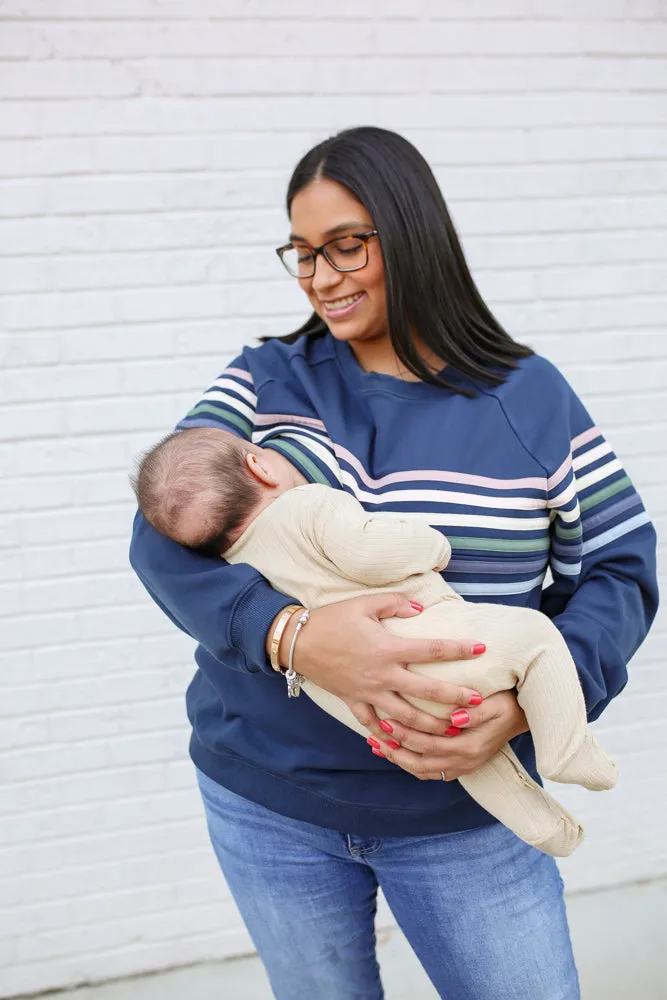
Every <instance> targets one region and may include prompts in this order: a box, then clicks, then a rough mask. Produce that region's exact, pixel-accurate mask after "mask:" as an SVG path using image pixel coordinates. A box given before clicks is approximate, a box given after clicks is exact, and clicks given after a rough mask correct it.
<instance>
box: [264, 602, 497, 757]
mask: <svg viewBox="0 0 667 1000" xmlns="http://www.w3.org/2000/svg"><path fill="white" fill-rule="evenodd" d="M417 614H419V610H418V609H417V608H415V607H413V606H412V605H411V604H410V602H409V600H408V598H407V597H404V596H403V595H402V594H373V595H369V596H368V597H356V598H353V599H352V600H349V601H340V602H339V603H337V604H329V605H327V606H326V607H323V608H319V609H318V610H317V611H313V612H312V613H311V616H310V621H309V622H308V625H307V626H306V627H305V628H304V629H302V631H301V632H300V633H299V638H298V641H297V644H296V648H295V654H294V669H295V670H296V671H297V672H298V673H300V674H303V676H304V677H307V678H308V679H309V680H312V681H314V682H315V683H316V684H319V686H320V687H322V688H324V689H325V690H326V691H330V692H331V693H332V694H335V695H338V697H340V698H342V699H343V700H344V701H345V702H346V703H347V705H348V706H349V708H350V709H351V711H352V712H353V714H354V716H355V717H356V719H357V720H358V721H359V722H360V723H361V725H362V726H365V727H366V728H367V729H368V730H369V731H370V732H372V733H374V734H375V735H377V736H380V737H384V738H385V739H386V732H384V731H383V729H382V727H381V726H380V720H379V719H378V717H377V715H376V714H375V711H374V709H373V707H372V706H375V708H377V709H378V710H379V711H381V712H383V713H384V714H386V715H388V716H390V717H391V719H392V720H393V719H395V720H396V722H397V724H398V723H400V724H401V725H402V726H403V728H404V731H405V732H407V731H408V729H410V730H420V731H421V732H423V733H439V734H443V733H444V732H445V731H446V730H447V728H448V727H449V726H450V725H451V723H450V720H449V719H439V718H436V717H435V716H433V715H429V714H428V713H427V712H423V711H421V710H420V709H418V708H415V706H414V705H412V704H410V702H409V701H406V700H405V696H406V695H409V696H411V697H413V698H420V699H423V700H425V701H435V702H440V703H441V704H443V705H470V704H471V698H472V704H478V703H479V699H480V695H479V694H478V692H476V691H475V690H474V689H473V688H468V687H463V686H461V685H460V684H452V683H449V682H447V681H438V680H433V679H432V678H429V677H422V676H420V675H419V674H416V673H412V672H411V671H409V670H408V669H407V664H408V663H429V662H433V661H434V660H462V659H470V658H471V657H472V656H473V655H474V654H473V652H472V647H473V646H474V645H475V637H474V636H473V637H472V638H471V639H470V642H464V643H462V642H459V641H454V640H447V639H438V638H433V639H402V638H399V637H398V636H395V635H392V634H391V633H390V632H389V631H388V630H387V629H385V628H383V627H382V625H381V624H380V620H381V619H382V618H392V617H394V616H398V617H401V618H409V617H414V616H415V615H417ZM297 618H298V616H297V615H294V616H293V617H292V619H291V620H290V622H289V624H288V626H287V628H286V629H285V633H284V635H283V638H282V641H281V644H280V662H281V664H285V663H286V656H287V651H288V650H289V647H290V642H291V638H292V635H293V634H294V629H295V628H296V620H297Z"/></svg>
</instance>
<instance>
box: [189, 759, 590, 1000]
mask: <svg viewBox="0 0 667 1000" xmlns="http://www.w3.org/2000/svg"><path fill="white" fill-rule="evenodd" d="M197 777H198V780H199V787H200V790H201V794H202V798H203V801H204V807H205V810H206V819H207V822H208V828H209V833H210V837H211V841H212V843H213V847H214V849H215V853H216V855H217V858H218V861H219V863H220V867H221V868H222V871H223V873H224V875H225V878H226V880H227V883H228V885H229V888H230V890H231V892H232V894H233V896H234V899H235V900H236V903H237V905H238V908H239V910H240V911H241V915H242V917H243V919H244V921H245V924H246V926H247V928H248V930H249V932H250V934H251V936H252V939H253V941H254V943H255V947H256V948H257V951H258V953H259V956H260V958H261V960H262V962H263V963H264V967H265V968H266V971H267V973H268V976H269V979H270V981H271V986H272V989H273V991H274V994H275V996H276V997H277V1000H382V997H383V992H382V985H381V982H380V976H379V970H378V964H377V959H376V957H375V932H374V916H375V907H376V895H377V890H378V886H381V887H382V889H383V891H384V894H385V897H386V899H387V902H388V903H389V906H390V907H391V909H392V912H393V914H394V916H395V917H396V920H397V921H398V923H399V924H400V926H401V928H402V930H403V932H404V934H405V936H406V937H407V939H408V941H409V942H410V944H411V945H412V947H413V948H414V950H415V952H416V954H417V956H418V958H419V960H420V961H421V963H422V965H423V966H424V968H425V970H426V972H427V974H428V976H429V977H430V979H431V981H432V983H433V985H434V986H435V988H436V990H437V991H438V994H439V996H441V997H447V998H455V1000H579V995H580V994H579V986H578V977H577V971H576V968H575V965H574V959H573V956H572V948H571V945H570V938H569V932H568V927H567V919H566V916H565V906H564V903H563V883H562V881H561V878H560V875H559V873H558V869H557V867H556V864H555V862H554V860H553V858H551V857H548V856H547V855H546V854H542V853H541V852H540V851H537V850H535V848H532V847H529V846H528V845H526V844H524V843H523V841H521V840H519V839H518V838H517V837H515V836H514V834H512V833H510V832H509V831H508V830H507V829H506V828H505V827H504V826H502V825H501V824H499V823H496V824H493V825H492V826H487V827H482V828H481V829H477V830H468V831H465V832H463V833H450V834H441V835H439V834H437V835H435V836H433V835H431V836H425V837H384V838H377V839H373V838H367V837H365V838H362V837H356V836H354V835H352V834H343V833H337V832H335V831H333V830H325V829H323V828H321V827H318V826H313V825H312V824H310V823H302V822H300V821H299V820H293V819H287V818H286V817H284V816H280V815H278V814H277V813H274V812H271V811H270V810H268V809H265V808H264V807H263V806H260V805H256V804H255V803H254V802H249V801H248V800H247V799H244V798H241V797H240V796H238V795H235V794H234V793H233V792H229V791H227V789H225V788H222V787H221V786H220V785H218V784H217V783H216V782H214V781H212V780H211V779H210V778H208V777H206V775H204V774H202V773H201V772H199V771H198V772H197Z"/></svg>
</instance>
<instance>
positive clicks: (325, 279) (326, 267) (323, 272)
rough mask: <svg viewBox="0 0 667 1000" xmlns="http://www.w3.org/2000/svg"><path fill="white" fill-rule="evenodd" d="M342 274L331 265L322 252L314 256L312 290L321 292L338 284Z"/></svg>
mask: <svg viewBox="0 0 667 1000" xmlns="http://www.w3.org/2000/svg"><path fill="white" fill-rule="evenodd" d="M342 277H343V275H342V274H341V273H340V271H337V270H336V268H335V267H332V266H331V264H330V263H329V261H328V260H327V259H326V257H325V256H324V254H323V253H320V254H318V255H317V257H316V258H315V274H314V275H313V278H312V287H313V291H316V292H323V291H325V290H326V289H328V288H333V287H334V286H335V285H338V284H340V281H341V279H342Z"/></svg>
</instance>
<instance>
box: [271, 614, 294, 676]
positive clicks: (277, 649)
mask: <svg viewBox="0 0 667 1000" xmlns="http://www.w3.org/2000/svg"><path fill="white" fill-rule="evenodd" d="M288 611H289V615H288V616H287V621H282V619H283V616H284V615H285V614H286V613H287V612H288ZM298 611H303V607H302V605H301V604H289V605H287V606H286V607H284V608H281V610H280V611H279V612H278V614H277V615H276V617H275V618H274V619H273V621H272V622H271V627H270V628H269V631H268V632H267V634H266V655H267V657H268V659H269V661H270V662H271V664H272V665H274V669H275V664H277V665H278V667H279V668H280V670H281V672H284V671H285V670H286V669H287V660H288V653H289V648H290V645H291V643H292V639H293V637H294V632H295V630H296V626H297V621H298V618H299V616H298V614H297V612H298ZM278 629H280V634H279V635H276V631H277V630H278ZM276 639H277V642H276V641H275V640H276ZM272 652H273V655H272Z"/></svg>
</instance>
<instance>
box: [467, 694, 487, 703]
mask: <svg viewBox="0 0 667 1000" xmlns="http://www.w3.org/2000/svg"><path fill="white" fill-rule="evenodd" d="M483 701H484V699H483V698H482V696H481V694H471V695H470V697H469V698H468V704H469V705H481V704H482V702H483Z"/></svg>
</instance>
